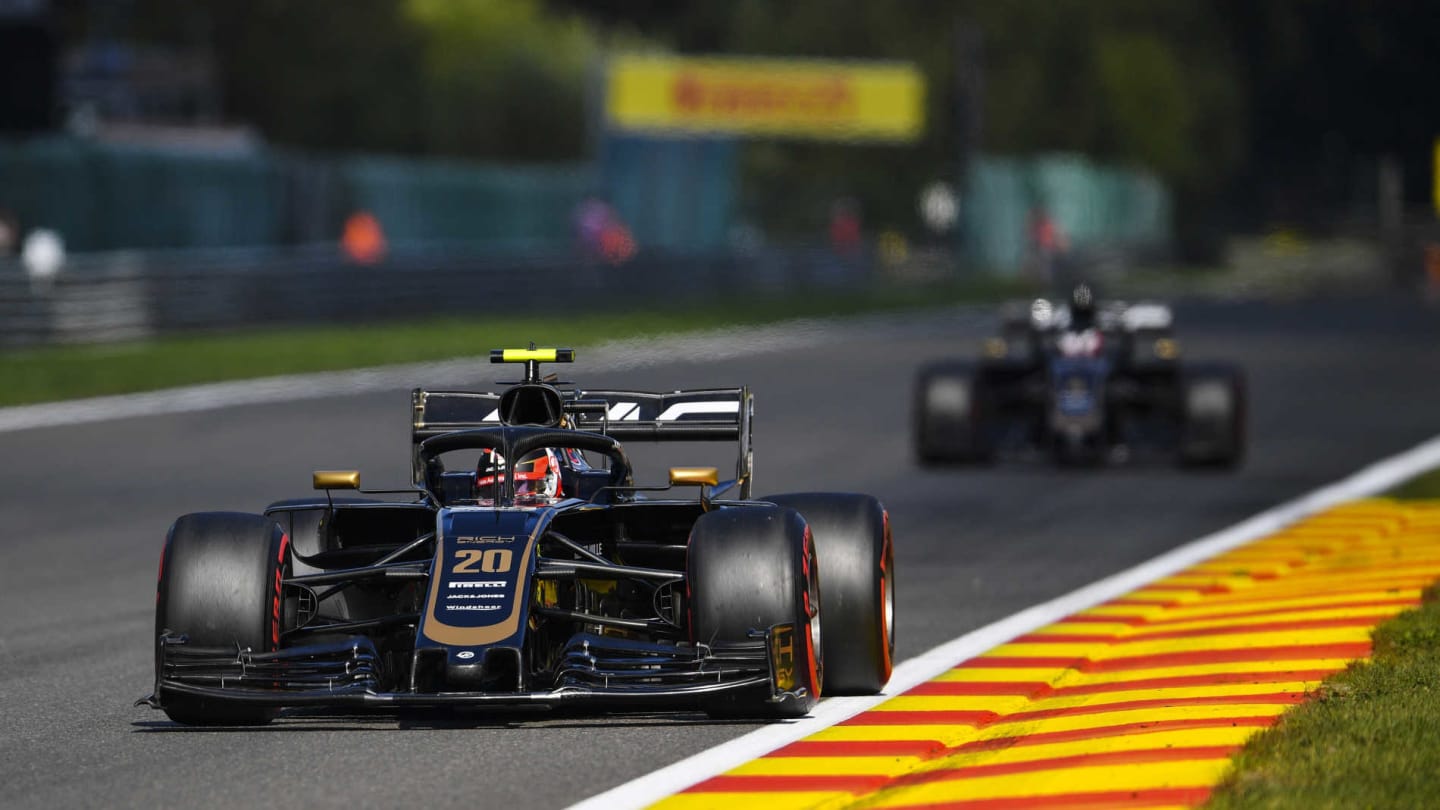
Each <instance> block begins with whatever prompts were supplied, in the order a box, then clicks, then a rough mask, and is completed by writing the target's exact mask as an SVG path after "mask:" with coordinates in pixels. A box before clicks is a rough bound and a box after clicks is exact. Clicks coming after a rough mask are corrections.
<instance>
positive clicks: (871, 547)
mask: <svg viewBox="0 0 1440 810" xmlns="http://www.w3.org/2000/svg"><path fill="white" fill-rule="evenodd" d="M764 500H767V501H769V502H771V503H773V504H775V505H776V506H787V507H789V508H791V509H794V510H795V511H797V512H799V513H800V514H801V515H802V516H803V517H804V518H805V522H806V523H807V524H809V526H810V531H811V534H812V535H813V537H814V540H815V555H816V557H817V559H818V561H819V563H820V570H821V572H822V577H821V583H820V586H821V588H823V589H824V592H825V623H826V631H825V633H824V634H823V642H822V645H821V646H822V650H821V657H822V658H823V659H824V660H825V694H826V695H875V694H879V693H880V691H881V690H883V689H884V688H885V684H886V683H888V682H889V680H890V672H891V670H892V669H893V666H894V664H893V661H894V656H895V551H894V546H893V544H892V542H891V537H890V516H889V515H888V514H887V513H886V512H885V507H884V506H883V505H881V503H880V501H878V500H876V499H875V498H873V497H871V496H869V495H857V494H850V493H839V492H800V493H789V494H785V495H776V496H773V497H770V498H765V499H764Z"/></svg>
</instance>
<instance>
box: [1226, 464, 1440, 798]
mask: <svg viewBox="0 0 1440 810" xmlns="http://www.w3.org/2000/svg"><path fill="white" fill-rule="evenodd" d="M1426 478H1428V479H1430V481H1431V483H1432V485H1433V484H1440V476H1437V475H1436V474H1435V473H1432V474H1431V475H1429V476H1426ZM1374 639H1375V652H1374V656H1373V657H1372V659H1371V661H1370V662H1368V663H1356V664H1352V665H1351V666H1350V667H1348V668H1347V669H1345V670H1344V671H1343V672H1340V673H1338V674H1336V675H1334V676H1332V677H1331V678H1329V679H1327V680H1326V681H1325V682H1324V684H1322V685H1321V686H1320V688H1319V690H1318V693H1317V694H1316V696H1315V697H1314V698H1313V699H1312V700H1310V701H1308V702H1306V703H1304V704H1301V705H1299V706H1297V707H1295V708H1294V709H1293V710H1292V711H1290V712H1289V713H1287V714H1286V715H1285V716H1284V717H1283V718H1282V720H1281V721H1280V723H1279V724H1277V725H1276V726H1275V727H1274V728H1271V729H1269V730H1267V731H1265V732H1263V733H1261V734H1259V735H1257V736H1256V737H1254V738H1253V739H1251V741H1250V742H1249V743H1248V744H1246V746H1245V747H1244V748H1243V749H1242V750H1241V752H1240V753H1239V754H1238V755H1237V756H1236V758H1235V771H1234V772H1233V774H1232V775H1231V776H1230V777H1229V778H1228V779H1227V780H1226V781H1225V782H1224V783H1222V784H1221V785H1220V786H1219V787H1218V788H1217V789H1216V792H1215V794H1214V796H1212V798H1211V800H1210V802H1209V803H1208V804H1206V805H1205V806H1206V807H1207V808H1210V809H1211V810H1232V809H1233V810H1241V809H1242V808H1243V809H1245V810H1249V809H1250V808H1273V809H1274V810H1280V809H1281V808H1295V810H1302V809H1303V810H1321V809H1322V808H1357V807H1364V808H1397V809H1398V808H1407V810H1408V808H1419V807H1440V778H1437V777H1440V586H1431V588H1430V589H1429V590H1427V591H1426V592H1425V595H1424V603H1423V604H1422V605H1421V606H1420V607H1419V608H1418V609H1416V610H1410V611H1406V612H1404V613H1402V614H1400V615H1398V616H1396V617H1395V618H1394V619H1391V620H1390V621H1388V622H1386V623H1384V624H1382V625H1380V626H1379V627H1378V628H1376V630H1375V633H1374Z"/></svg>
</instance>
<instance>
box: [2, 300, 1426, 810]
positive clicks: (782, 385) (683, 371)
mask: <svg viewBox="0 0 1440 810" xmlns="http://www.w3.org/2000/svg"><path fill="white" fill-rule="evenodd" d="M1179 318H1180V321H1179V322H1180V337H1181V340H1182V344H1183V347H1184V349H1185V350H1186V353H1187V356H1189V357H1192V358H1217V359H1218V358H1232V359H1235V360H1239V361H1241V362H1243V364H1244V365H1245V366H1246V368H1247V370H1248V373H1249V378H1250V387H1251V406H1252V411H1251V422H1250V427H1251V438H1252V443H1251V453H1250V459H1249V462H1248V463H1247V465H1246V466H1245V467H1244V469H1243V470H1241V471H1240V472H1238V473H1236V474H1233V475H1225V474H1203V473H1187V472H1182V471H1179V470H1175V469H1172V468H1170V467H1168V466H1162V465H1145V466H1138V467H1129V468H1113V469H1104V470H1095V471H1064V470H1055V469H1051V468H1049V467H1046V466H1042V465H1035V464H1020V465H1008V466H1007V465H1002V466H997V467H993V468H989V469H983V470H968V469H946V470H921V469H919V468H917V467H916V466H915V465H914V464H913V463H912V460H911V455H910V444H909V429H910V423H909V413H910V394H911V382H912V379H913V375H914V371H915V368H916V366H917V365H918V364H920V363H921V362H923V361H925V360H929V359H934V358H941V357H947V356H969V355H972V354H973V353H974V351H975V349H976V346H977V343H978V340H977V339H978V338H979V337H981V336H982V335H983V334H984V332H985V330H986V328H987V327H988V323H986V321H985V320H984V319H977V318H975V317H974V316H971V315H966V314H964V313H958V314H957V313H936V314H933V315H924V316H915V315H911V316H905V317H903V318H875V319H866V320H862V321H855V322H849V323H845V324H839V325H830V326H828V327H826V332H825V333H824V334H823V335H822V337H823V339H822V340H819V341H815V340H811V341H806V342H802V343H801V344H799V345H798V346H797V347H795V348H793V349H791V350H785V349H786V347H783V346H781V347H776V349H777V350H775V351H768V352H763V353H760V354H756V355H753V356H749V357H740V358H731V359H723V360H718V361H713V362H710V363H708V364H702V363H697V362H695V361H694V360H690V359H687V358H686V357H676V358H675V359H674V360H673V361H665V362H662V363H660V364H655V365H650V366H647V367H643V368H632V369H630V370H625V371H613V372H606V373H604V374H603V375H597V374H592V373H588V371H587V364H586V362H585V361H586V359H587V355H585V354H583V353H582V356H581V360H582V362H581V363H579V364H577V365H575V366H573V367H571V368H569V369H564V370H563V371H564V372H565V373H564V374H563V376H564V377H565V378H566V379H575V380H578V381H580V382H581V383H582V384H586V385H591V386H595V387H601V386H603V387H635V388H641V389H651V390H665V389H669V388H678V387H702V386H720V385H739V384H748V385H750V386H751V388H752V389H753V390H754V391H755V393H756V399H757V424H756V469H757V475H758V482H759V483H758V491H759V492H761V493H770V492H779V491H786V490H797V489H846V490H856V491H865V492H871V493H874V494H876V495H878V496H879V497H880V498H881V499H882V500H884V501H885V503H886V506H887V507H888V508H889V510H890V513H891V516H892V519H893V521H894V527H895V536H896V555H897V560H896V568H897V576H898V584H897V592H898V597H899V604H898V621H899V627H898V633H897V637H898V642H897V643H898V650H897V652H898V658H899V659H900V660H904V659H906V658H909V657H912V656H914V655H916V654H918V653H920V652H923V651H924V650H926V649H929V648H930V647H932V646H934V645H936V644H939V643H941V642H944V641H947V640H949V639H951V638H953V637H955V636H958V635H960V634H962V633H964V632H966V631H968V630H971V629H974V628H976V627H979V626H982V625H984V624H987V623H989V622H992V621H995V620H996V619H999V618H1002V617H1004V616H1007V615H1009V614H1011V613H1014V612H1016V611H1018V610H1020V609H1023V608H1025V607H1028V606H1030V605H1032V604H1035V603H1037V602H1041V601H1044V600H1047V599H1050V598H1052V597H1054V596H1057V595H1059V594H1062V593H1065V592H1068V591H1070V590H1073V589H1074V588H1076V587H1079V586H1081V585H1084V584H1086V583H1088V582H1091V581H1093V580H1095V579H1097V578H1100V577H1103V576H1105V575H1108V574H1111V573H1113V572H1115V571H1118V570H1121V569H1124V568H1128V567H1130V566H1132V565H1134V564H1136V563H1139V562H1141V561H1143V560H1146V559H1149V558H1151V557H1153V556H1155V555H1157V554H1159V553H1161V552H1163V551H1165V550H1167V549H1170V548H1172V547H1174V546H1176V545H1179V544H1181V543H1183V542H1185V541H1187V540H1189V539H1192V538H1194V537H1197V536H1199V535H1202V534H1205V533H1207V532H1210V531H1214V530H1216V529H1219V528H1222V527H1224V526H1227V525H1229V524H1232V523H1234V522H1236V521H1238V520H1241V519H1243V518H1245V517H1247V516H1249V515H1251V514H1254V513H1256V512H1258V511H1260V510H1262V509H1264V508H1266V507H1268V506H1270V505H1272V504H1274V503H1276V502H1279V501H1282V500H1285V499H1288V498H1290V497H1293V496H1295V495H1298V494H1301V493H1303V492H1306V491H1308V490H1310V489H1313V488H1315V487H1316V486H1319V485H1322V484H1324V483H1327V482H1330V481H1332V480H1335V479H1337V478H1340V477H1342V476H1343V475H1345V474H1347V473H1349V472H1351V471H1353V470H1354V469H1356V468H1358V467H1360V466H1362V465H1364V464H1366V463H1368V462H1370V461H1373V460H1375V459H1377V458H1380V457H1383V456H1387V455H1390V454H1392V453H1395V452H1398V451H1400V450H1402V449H1405V448H1407V447H1409V446H1411V445H1413V444H1416V443H1417V442H1419V441H1422V440H1424V439H1426V438H1429V437H1430V436H1432V435H1434V434H1435V433H1436V432H1440V407H1437V405H1436V403H1440V351H1437V349H1436V347H1437V346H1440V342H1437V339H1440V314H1437V313H1436V312H1435V311H1434V310H1427V309H1425V308H1424V307H1422V306H1420V305H1419V304H1416V303H1412V302H1408V301H1403V300H1398V299H1373V300H1366V301H1361V302H1344V303H1342V302H1333V301H1332V302H1307V303H1289V304H1216V303H1203V304H1201V303H1196V304H1191V305H1188V306H1184V307H1182V308H1181V309H1180V312H1179ZM531 337H532V336H517V341H519V340H529V339H531ZM535 337H536V338H537V339H538V338H543V336H535ZM590 357H591V359H592V362H591V365H592V366H594V365H596V364H597V363H598V362H600V361H614V360H616V359H617V358H616V357H614V356H609V357H606V356H604V354H603V353H600V354H599V355H597V354H596V353H591V355H590ZM495 371H496V370H495V369H493V368H491V367H489V366H488V365H486V366H481V365H478V364H477V369H476V373H475V375H474V379H472V380H455V379H446V380H429V379H426V380H416V381H415V382H416V383H417V384H424V385H430V386H433V387H462V386H470V385H479V386H480V387H483V388H490V387H492V386H490V385H488V381H489V380H491V379H494V378H497V377H503V376H504V374H503V373H500V374H496V373H495ZM408 405H409V399H408V391H407V390H404V389H401V390H395V391H393V392H386V393H377V394H362V395H352V396H343V397H335V398H327V399H311V400H307V401H303V402H296V403H284V404H273V405H250V406H242V407H234V408H227V409H222V410H217V411H209V412H200V413H188V414H180V415H174V416H164V417H144V418H131V419H124V420H118V421H111V422H99V423H92V424H85V425H77V426H74V427H69V428H44V429H36V430H28V431H16V432H9V433H0V516H3V524H0V525H3V530H0V531H3V534H0V711H3V718H0V719H3V723H4V725H3V732H0V805H3V806H5V807H16V808H20V807H132V806H171V807H182V806H184V807H191V806H207V807H210V808H217V810H218V809H222V808H231V807H235V808H240V807H253V806H255V805H256V804H257V803H275V802H281V801H283V802H285V803H286V804H290V805H294V806H307V805H314V806H338V805H349V806H362V807H390V806H400V805H410V804H416V805H421V806H428V807H446V806H469V807H501V806H507V805H509V806H516V807H560V806H564V805H566V804H569V803H571V802H574V801H578V800H580V799H582V798H585V797H586V796H588V795H591V794H593V793H596V792H599V791H600V790H603V789H605V788H609V787H612V786H614V785H617V784H620V783H622V782H624V781H627V780H629V779H632V778H634V777H637V776H641V775H643V774H645V773H647V772H649V771H650V770H652V769H654V768H656V767H659V766H662V765H665V764H668V763H671V762H674V761H677V760H679V759H682V758H684V757H686V756H689V755H691V754H694V753H697V752H699V751H702V750H704V749H706V748H708V747H711V746H713V745H716V744H718V743H720V742H723V741H725V740H728V739H730V738H733V737H735V736H738V735H740V734H743V733H744V732H746V731H748V730H750V729H751V728H753V726H750V725H745V724H729V723H713V722H710V721H707V720H705V719H704V718H703V717H700V716H696V715H662V714H649V715H629V716H619V717H603V716H602V717H594V716H585V715H572V714H565V715H558V716H557V715H548V716H547V715H505V716H477V717H474V718H470V719H469V720H467V721H466V722H464V723H457V724H451V725H447V726H443V727H437V726H435V725H424V724H421V725H402V724H400V723H397V722H396V719H395V718H394V717H393V716H385V715H380V716H367V717H360V718H353V717H330V716H321V715H314V714H306V715H293V716H289V717H286V718H284V719H282V720H281V721H279V722H277V723H275V724H273V725H271V726H268V727H265V728H263V729H258V730H253V729H252V730H220V731H208V730H190V729H186V728H183V727H179V726H175V725H172V724H170V723H169V722H168V721H167V720H166V719H165V717H164V716H163V714H161V713H158V712H153V711H150V710H148V709H142V708H132V707H131V705H130V704H131V702H132V701H133V700H135V698H137V697H140V696H142V695H144V694H146V693H148V691H149V686H150V679H151V677H152V673H151V667H152V663H151V653H150V650H151V647H150V644H151V640H150V634H151V629H152V622H153V610H154V597H153V593H154V577H155V567H156V563H157V560H158V555H159V552H160V544H161V542H162V539H163V536H164V532H165V529H166V527H167V526H168V525H169V523H170V521H171V520H173V519H174V517H175V516H177V515H179V514H181V513H184V512H187V511H197V510H207V509H238V510H244V511H258V510H259V509H261V508H263V506H264V504H265V503H268V502H269V501H271V500H275V499H278V498H282V497H291V496H295V495H301V494H305V492H306V491H307V487H308V484H309V472H310V471H311V470H312V469H323V468H346V467H353V468H359V469H360V470H361V471H362V473H363V476H364V479H365V481H366V483H367V485H369V486H382V485H385V484H400V483H402V482H403V481H404V480H405V478H406V476H407V474H408V452H407V447H406V442H407V423H408V415H409V414H408ZM699 462H700V463H709V462H710V459H708V458H705V459H699Z"/></svg>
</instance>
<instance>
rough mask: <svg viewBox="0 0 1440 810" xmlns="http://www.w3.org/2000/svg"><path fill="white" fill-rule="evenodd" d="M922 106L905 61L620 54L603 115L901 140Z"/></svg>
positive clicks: (676, 128)
mask: <svg viewBox="0 0 1440 810" xmlns="http://www.w3.org/2000/svg"><path fill="white" fill-rule="evenodd" d="M924 103H925V80H924V78H923V77H922V76H921V75H920V72H919V71H918V70H916V69H915V68H914V66H912V65H908V64H904V63H896V62H828V61H817V60H788V59H681V58H674V57H655V56H620V57H615V58H612V59H611V61H610V69H609V78H608V92H607V93H606V115H607V117H608V119H609V123H610V125H611V126H612V127H614V128H616V129H621V130H629V131H636V132H650V133H667V132H668V133H675V134H729V135H754V136H786V137H797V138H817V139H824V140H883V141H909V140H914V139H915V138H917V137H919V136H920V134H921V132H922V130H923V128H924V117H925V116H924Z"/></svg>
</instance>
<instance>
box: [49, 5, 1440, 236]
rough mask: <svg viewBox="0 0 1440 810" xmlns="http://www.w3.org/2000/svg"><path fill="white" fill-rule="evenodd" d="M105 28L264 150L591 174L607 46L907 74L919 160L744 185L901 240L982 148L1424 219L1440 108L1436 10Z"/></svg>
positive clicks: (752, 167) (170, 9) (143, 19)
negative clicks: (544, 165) (920, 102)
mask: <svg viewBox="0 0 1440 810" xmlns="http://www.w3.org/2000/svg"><path fill="white" fill-rule="evenodd" d="M62 5H65V7H67V8H74V9H76V10H78V11H81V12H83V11H85V10H91V9H95V8H106V9H109V8H111V6H108V5H105V4H80V2H79V0H71V2H70V3H69V4H68V5H67V4H63V3H62ZM116 7H117V8H128V9H129V14H130V15H131V16H132V17H133V21H134V28H135V29H136V31H137V32H138V33H139V35H141V36H143V37H149V38H152V39H156V40H160V41H169V42H175V43H179V44H183V45H188V46H190V47H198V48H200V49H202V50H205V51H207V52H209V53H212V54H213V55H214V57H215V60H216V62H217V64H218V67H219V72H220V76H221V85H222V98H223V105H224V111H225V114H226V116H227V117H228V118H230V119H232V120H236V121H243V122H249V123H253V124H254V125H256V126H257V127H258V128H259V129H260V130H262V131H263V132H264V134H265V135H266V136H267V137H268V138H270V139H271V140H273V141H275V142H279V143H284V144H296V145H300V146H306V147H314V148H326V149H342V150H367V151H394V152H406V153H420V154H430V155H443V156H459V157H469V158H480V159H491V160H551V159H558V160H575V159H581V158H583V157H585V156H586V155H587V153H588V151H589V149H588V141H587V137H586V135H587V132H588V122H589V120H590V117H591V116H592V115H593V112H594V111H593V110H592V109H590V105H589V104H588V102H587V92H586V91H587V87H588V86H589V85H587V83H588V82H592V81H595V77H594V76H593V75H592V69H593V66H594V65H595V64H596V63H597V61H598V57H599V56H600V55H601V54H603V53H604V52H605V51H606V50H607V49H608V48H610V47H613V45H614V43H615V42H616V41H617V40H618V41H622V42H626V43H629V44H638V45H641V46H643V47H649V48H659V49H668V50H673V51H677V52H681V53H696V54H699V53H733V54H751V55H772V56H773V55H778V56H816V57H828V58H883V59H902V60H906V61H911V62H914V63H916V64H917V65H919V66H920V68H921V69H922V70H923V72H924V73H925V75H926V77H927V81H928V88H929V89H928V95H927V101H926V103H927V122H928V124H927V130H926V132H925V135H924V137H923V140H922V141H921V142H920V143H919V144H918V145H916V146H914V147H913V148H907V149H896V148H890V147H878V146H833V145H825V144H804V143H787V142H766V143H756V144H753V145H751V146H749V147H748V148H747V150H746V171H747V172H748V173H749V176H750V177H751V178H752V179H761V180H766V181H772V182H774V183H778V184H781V186H782V187H784V188H786V189H789V190H791V193H793V195H799V196H805V195H809V196H811V197H814V198H815V199H820V198H823V197H825V196H827V195H833V194H838V193H852V194H855V195H858V196H863V197H864V198H865V199H866V201H867V204H868V207H869V208H870V209H872V210H879V211H886V212H889V213H888V214H887V216H889V217H892V218H894V219H897V220H898V219H904V218H906V217H908V216H911V215H912V213H913V212H912V211H911V209H912V207H913V199H914V198H913V193H914V191H915V189H917V188H918V187H919V186H920V185H922V184H923V183H924V182H926V181H928V180H929V179H933V178H935V177H939V176H953V174H954V173H955V171H956V170H957V168H958V163H960V162H961V161H962V160H963V155H964V149H965V148H966V147H969V146H974V147H976V148H979V149H983V150H984V151H986V152H989V153H998V154H1022V155H1023V154H1034V153H1040V152H1055V151H1075V152H1081V153H1084V154H1087V155H1090V156H1093V157H1096V158H1099V159H1102V160H1106V161H1111V162H1116V163H1122V164H1133V165H1138V166H1143V167H1147V168H1150V169H1152V170H1154V171H1156V172H1158V173H1159V174H1161V175H1162V176H1163V177H1164V178H1165V179H1166V180H1167V181H1169V182H1170V183H1171V184H1172V186H1173V187H1174V188H1176V189H1178V190H1179V192H1180V193H1181V195H1182V199H1185V200H1190V201H1192V202H1199V203H1201V204H1205V205H1218V204H1219V203H1221V202H1225V201H1227V200H1228V201H1230V202H1234V201H1237V200H1239V201H1241V202H1242V203H1253V204H1254V205H1257V206H1261V207H1263V206H1264V203H1263V201H1265V200H1269V199H1271V198H1276V199H1282V200H1290V201H1295V200H1300V201H1310V200H1317V199H1320V200H1328V201H1331V202H1335V201H1338V200H1340V199H1344V198H1346V197H1347V196H1350V197H1353V196H1354V195H1356V194H1360V193H1363V191H1364V189H1363V187H1362V186H1363V183H1362V184H1359V185H1357V181H1356V180H1355V178H1357V177H1364V176H1366V175H1365V173H1364V171H1362V169H1363V167H1364V166H1366V165H1368V164H1367V163H1366V161H1369V162H1370V164H1373V161H1374V159H1375V157H1376V156H1378V155H1380V154H1383V153H1390V152H1393V153H1395V154H1398V155H1400V156H1401V157H1402V158H1403V159H1404V161H1405V164H1404V165H1405V168H1406V170H1407V172H1408V174H1407V189H1408V190H1409V192H1410V194H1411V196H1412V198H1419V197H1423V196H1425V193H1426V191H1427V190H1428V189H1427V188H1426V186H1427V185H1428V178H1427V177H1426V171H1427V170H1428V168H1429V167H1428V156H1429V145H1430V142H1431V139H1433V138H1434V136H1435V135H1436V134H1437V133H1440V105H1436V104H1433V103H1429V101H1430V98H1431V97H1432V96H1433V95H1434V94H1433V93H1431V92H1428V87H1427V85H1426V81H1427V80H1428V77H1430V76H1435V75H1440V48H1436V47H1434V45H1433V43H1432V42H1431V39H1432V38H1433V31H1434V30H1436V28H1437V24H1440V4H1435V3H1433V2H1429V0H1387V1H1386V2H1384V3H1354V2H1350V1H1349V0H1166V2H1160V3H1157V2H1154V1H1153V0H1019V1H1018V2H1007V3H996V2H991V0H946V1H942V0H907V2H905V3H886V2H874V1H873V0H789V1H788V2H785V3H777V2H773V0H701V1H700V2H694V3H673V2H668V1H667V0H344V2H340V0H333V1H332V2H319V1H318V0H311V1H308V2H305V1H302V0H127V3H126V4H123V5H120V4H117V6H116ZM92 13H96V14H98V12H92ZM79 16H84V14H83V13H81V14H80V15H79ZM104 16H108V17H111V18H113V17H115V16H116V13H113V12H109V13H107V14H106V15H104ZM976 90H978V94H974V91H976ZM972 133H974V134H972ZM749 185H750V186H754V185H756V184H754V183H751V184H749ZM1257 188H1258V189H1261V190H1262V191H1263V193H1258V194H1257V193H1255V190H1256V189H1257ZM1227 194H1228V196H1227ZM1255 201H1261V202H1255ZM777 205H778V203H777ZM1282 210H1283V207H1282ZM1265 214H1266V212H1265V211H1260V212H1257V215H1259V216H1263V215H1265Z"/></svg>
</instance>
